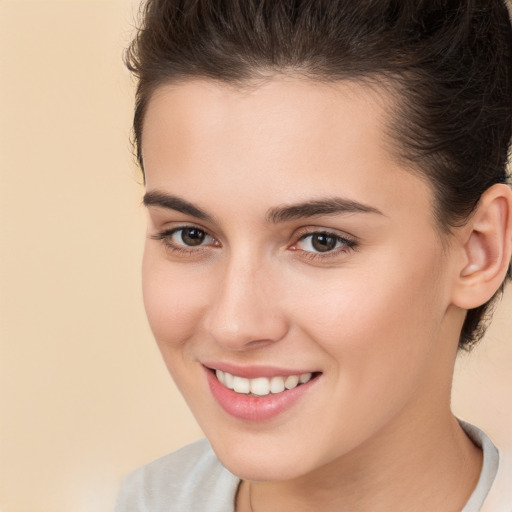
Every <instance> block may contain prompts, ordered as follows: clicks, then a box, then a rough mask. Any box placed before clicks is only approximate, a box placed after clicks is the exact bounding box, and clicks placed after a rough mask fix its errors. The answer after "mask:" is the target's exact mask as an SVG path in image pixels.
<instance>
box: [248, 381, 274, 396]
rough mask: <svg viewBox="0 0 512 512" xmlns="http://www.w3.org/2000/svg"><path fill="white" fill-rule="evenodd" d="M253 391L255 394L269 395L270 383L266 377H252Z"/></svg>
mask: <svg viewBox="0 0 512 512" xmlns="http://www.w3.org/2000/svg"><path fill="white" fill-rule="evenodd" d="M250 382H251V393H254V394H255V395H260V396H263V395H268V394H269V393H270V383H269V380H268V379H266V378H265V377H259V378H257V379H251V380H250Z"/></svg>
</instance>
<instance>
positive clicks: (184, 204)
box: [142, 190, 213, 222]
mask: <svg viewBox="0 0 512 512" xmlns="http://www.w3.org/2000/svg"><path fill="white" fill-rule="evenodd" d="M142 202H143V204H144V206H146V207H148V206H159V207H160V208H166V209H168V210H175V211H177V212H180V213H184V214H185V215H192V217H196V218H197V219H200V220H205V221H210V222H211V221H212V220H213V218H212V216H211V215H209V214H208V213H206V212H205V211H204V210H201V208H198V207H197V206H194V205H193V204H192V203H189V202H188V201H185V199H181V198H180V197H177V196H173V195H170V194H166V193H165V192H160V191H158V190H154V191H151V192H146V193H145V194H144V199H143V201H142Z"/></svg>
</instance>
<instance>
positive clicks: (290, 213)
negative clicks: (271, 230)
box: [267, 197, 384, 224]
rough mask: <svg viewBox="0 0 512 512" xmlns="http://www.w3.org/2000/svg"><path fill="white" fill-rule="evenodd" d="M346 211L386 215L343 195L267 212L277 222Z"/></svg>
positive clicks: (273, 221) (268, 216)
mask: <svg viewBox="0 0 512 512" xmlns="http://www.w3.org/2000/svg"><path fill="white" fill-rule="evenodd" d="M344 213H373V214H377V215H384V214H383V213H382V212H381V211H380V210H378V209H377V208H374V207H373V206H369V205H366V204H363V203H359V202H357V201H353V200H351V199H345V198H342V197H329V198H326V199H317V200H313V201H305V202H303V203H298V204H292V205H284V206H278V207H276V208H272V209H271V210H269V212H268V213H267V221H268V222H271V223H273V224H277V223H279V222H287V221H290V220H298V219H305V218H309V217H315V216H319V215H340V214H344Z"/></svg>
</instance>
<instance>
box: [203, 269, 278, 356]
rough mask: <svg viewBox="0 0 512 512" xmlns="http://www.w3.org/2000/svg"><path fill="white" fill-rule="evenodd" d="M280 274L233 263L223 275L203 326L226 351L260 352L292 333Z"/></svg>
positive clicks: (219, 277)
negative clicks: (260, 349) (252, 350)
mask: <svg viewBox="0 0 512 512" xmlns="http://www.w3.org/2000/svg"><path fill="white" fill-rule="evenodd" d="M269 266H271V265H269ZM276 271H277V269H273V270H272V269H270V268H268V266H265V265H263V264H261V262H253V263H251V262H235V261H232V262H229V263H227V264H226V268H225V270H224V271H221V272H220V274H219V276H218V279H217V280H216V283H218V287H217V289H215V290H213V292H212V295H213V297H212V298H211V301H210V303H209V307H208V309H207V311H206V312H205V315H204V316H203V325H204V328H205V329H206V331H207V333H208V335H209V336H211V337H212V338H213V339H214V341H215V342H216V343H217V344H218V345H221V346H222V347H223V348H224V349H225V350H231V351H242V350H249V349H256V348H260V347H263V346H266V345H268V344H272V343H275V342H277V341H279V340H280V339H282V338H283V337H284V336H285V335H286V333H287V332H288V321H287V318H286V315H285V313H284V311H283V309H282V307H281V299H282V297H280V296H279V295H280V293H279V288H280V287H279V286H278V282H279V279H278V278H277V275H276Z"/></svg>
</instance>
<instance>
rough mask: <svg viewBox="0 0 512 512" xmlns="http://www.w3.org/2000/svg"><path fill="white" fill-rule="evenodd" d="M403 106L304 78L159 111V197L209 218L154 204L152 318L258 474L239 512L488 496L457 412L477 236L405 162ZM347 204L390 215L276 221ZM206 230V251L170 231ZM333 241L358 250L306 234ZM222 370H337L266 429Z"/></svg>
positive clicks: (189, 383)
mask: <svg viewBox="0 0 512 512" xmlns="http://www.w3.org/2000/svg"><path fill="white" fill-rule="evenodd" d="M390 104H391V103H390V101H389V100H388V98H387V96H386V94H385V93H384V92H379V91H375V90H369V89H368V88H365V87H363V86H362V85H358V84H353V83H345V82H342V83H337V84H335V85H332V84H331V85H325V84H324V85H320V84H318V83H314V82H312V81H307V80H304V79H302V80H301V79H298V78H293V77H286V78H285V77H274V78H272V79H271V80H268V81H267V82H265V83H263V84H259V85H258V86H257V87H247V88H244V89H236V88H234V87H231V86H227V85H225V84H223V85H222V84H218V83H214V82H209V81H206V80H205V81H200V80H197V81H185V82H182V83H180V84H178V85H168V86H162V87H160V88H159V89H158V90H157V91H156V93H155V95H154V96H153V98H152V99H151V101H150V103H149V107H148V111H147V114H146V118H145V123H144V129H143V139H142V149H143V158H144V166H145V173H146V187H147V192H148V193H155V192H158V193H161V194H167V195H172V196H176V197H179V198H181V199H183V200H185V201H187V202H188V203H191V204H193V205H194V206H195V207H196V208H199V209H201V210H202V211H203V212H205V213H206V214H207V215H208V217H207V218H206V219H205V218H198V216H197V215H194V214H191V213H183V212H180V211H177V210H175V209H173V208H165V207H162V206H156V205H150V206H148V214H149V215H148V217H149V224H148V236H147V240H146V246H145V253H144V263H143V291H144V300H145V305H146V310H147V314H148V318H149V322H150V325H151V328H152V330H153V333H154V335H155V338H156V340H157V343H158V345H159V348H160V350H161V352H162V355H163V358H164V360H165V362H166V364H167V367H168V368H169V371H170V373H171V374H172V376H173V378H174V380H175V382H176V384H177V385H178V387H179V388H180V390H181V392H182V393H183V395H184V397H185V399H186V400H187V402H188V404H189V406H190V408H191V410H192V412H193V413H194V415H195V417H196V418H197V421H198V422H199V425H200V426H201V427H202V429H203V430H204V432H205V434H206V436H207V437H208V439H209V440H210V442H211V444H212V446H213V448H214V450H215V452H216V453H217V455H218V457H219V459H220V460H221V462H222V463H223V464H224V465H225V466H226V467H227V468H228V469H229V470H230V471H232V472H233V473H234V474H236V475H238V476H240V477H241V478H242V479H243V480H244V481H243V483H242V485H241V486H240V489H239V493H238V497H237V510H238V511H241V512H244V511H247V510H251V506H252V509H253V510H255V511H267V512H269V511H274V510H276V511H277V510H279V511H281V512H286V511H288V510H293V511H295V512H297V511H306V510H307V511H309V510H315V511H318V510H325V511H331V510H350V511H351V512H358V511H360V512H364V511H372V512H379V511H389V510H395V511H401V510H403V511H410V510H414V511H418V512H421V511H425V512H426V511H429V512H431V511H432V510H436V511H439V512H443V511H446V512H449V511H460V510H461V509H462V508H463V506H464V504H465V503H466V501H467V499H468V498H469V496H470V495H471V492H472V490H473V489H474V487H475V485H476V483H477V480H478V477H479V473H480V470H481V452H480V451H479V450H478V449H477V448H476V447H475V446H474V445H473V444H472V442H471V441H470V440H469V439H468V438H467V437H466V435H465V434H464V432H463V430H462V429H461V428H460V426H459V424H458V422H457V421H456V419H455V418H454V417H453V415H452V413H451V411H450V389H451V380H452V375H453V366H454V361H455V357H456V349H457V342H458V337H459V333H460V329H461V326H462V322H463V319H464V310H463V309H462V308H461V307H459V305H458V304H457V303H456V300H455V299H454V297H462V295H463V293H462V292H461V286H460V275H461V269H463V268H464V266H467V265H468V256H467V251H466V252H465V246H464V245H463V243H462V242H465V241H467V236H468V235H467V232H461V233H460V234H459V235H460V236H459V238H457V236H455V237H453V239H452V238H450V239H448V238H444V239H443V238H442V237H443V236H445V235H441V234H440V230H439V229H438V226H436V223H435V220H434V216H433V207H432V201H433V194H432V191H431V189H430V188H429V186H428V184H427V183H426V182H425V181H424V180H422V179H420V178H419V177H418V176H417V174H414V173H413V172H411V170H410V169H408V168H406V167H405V165H404V164H403V163H399V161H398V159H395V158H394V156H393V154H392V153H391V151H390V149H389V148H390V147H391V145H390V144H389V140H388V138H387V137H388V135H387V133H388V130H387V125H388V121H389V118H388V114H387V106H389V105H390ZM331 197H341V198H344V199H349V200H351V201H357V202H358V203H361V204H364V205H367V206H369V207H371V208H372V209H373V210H378V212H379V213H376V212H374V211H372V212H348V213H347V212H345V213H343V212H342V213H338V214H336V215H326V214H316V215H314V214H311V213H312V212H309V214H308V216H305V217H304V218H295V219H288V220H284V221H281V222H269V220H268V213H269V211H271V210H272V209H275V208H278V207H282V206H283V205H292V204H296V203H303V202H304V201H314V200H318V199H325V198H331ZM313 213H314V212H313ZM189 226H192V227H196V228H198V229H200V230H202V231H203V232H204V233H206V238H205V240H204V243H203V244H202V245H200V246H194V247H189V246H187V245H186V243H184V242H183V240H182V238H181V233H182V232H180V231H177V232H175V234H173V235H170V234H168V233H169V230H172V229H180V228H183V227H189ZM318 231H322V232H324V231H327V232H330V233H333V234H334V235H335V236H341V237H344V238H347V239H350V240H351V241H353V242H354V243H355V246H354V247H349V246H348V245H346V244H343V243H342V242H338V244H337V246H336V248H335V249H334V250H333V251H330V252H328V253H318V252H317V251H315V249H314V247H313V246H312V245H311V243H310V242H311V238H301V237H303V236H305V235H306V234H307V233H312V232H318ZM164 232H167V234H166V235H165V236H163V235H162V233H164ZM464 237H465V238H464ZM459 242H460V243H459ZM349 245H350V244H349ZM457 294H458V295H457ZM204 361H223V362H229V363H232V364H236V365H238V366H254V365H259V366H278V367H283V368H291V369H297V368H301V369H303V368H304V369H310V370H314V371H317V372H321V375H320V377H319V378H318V379H317V380H316V382H315V385H314V386H311V387H310V390H309V392H308V393H307V394H305V396H303V397H302V398H301V400H300V401H299V402H298V403H297V404H295V405H293V406H292V407H291V408H289V409H288V410H286V411H284V412H283V413H282V414H280V415H278V416H277V417H275V418H272V419H270V420H265V421H262V422H250V421H243V420H239V419H236V418H233V417H231V416H229V415H228V414H227V413H226V412H225V411H224V410H222V409H221V407H220V406H219V405H218V403H217V402H216V401H215V399H214V398H213V397H212V395H211V393H210V391H209V388H208V385H207V382H206V379H205V371H204V367H203V366H202V362H204ZM249 502H252V505H251V504H250V503H249Z"/></svg>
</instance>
